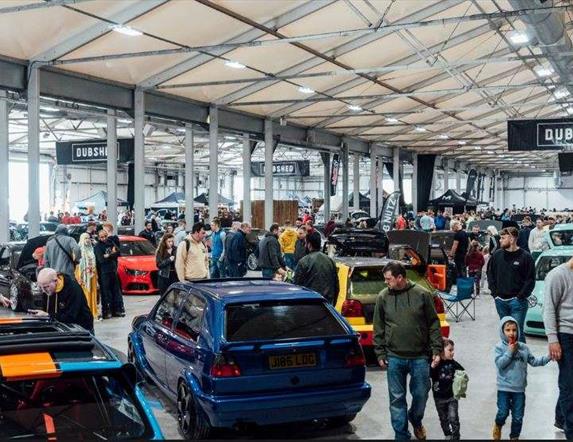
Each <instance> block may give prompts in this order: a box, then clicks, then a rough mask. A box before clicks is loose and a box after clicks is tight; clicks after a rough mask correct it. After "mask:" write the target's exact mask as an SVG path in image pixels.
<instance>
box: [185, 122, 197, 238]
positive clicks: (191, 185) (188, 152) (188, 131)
mask: <svg viewBox="0 0 573 442" xmlns="http://www.w3.org/2000/svg"><path fill="white" fill-rule="evenodd" d="M194 156H195V146H194V139H193V126H192V125H191V124H186V125H185V221H187V229H190V228H191V226H192V225H193V220H194V212H195V211H194V210H193V199H194V198H195V194H194V192H195V180H194V178H195V176H194V173H193V172H194V171H193V167H194V166H195V165H194V164H193V160H194Z"/></svg>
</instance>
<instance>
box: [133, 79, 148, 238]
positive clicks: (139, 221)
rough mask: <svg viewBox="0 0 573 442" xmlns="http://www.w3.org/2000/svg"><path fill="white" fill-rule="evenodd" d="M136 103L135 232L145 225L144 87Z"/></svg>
mask: <svg viewBox="0 0 573 442" xmlns="http://www.w3.org/2000/svg"><path fill="white" fill-rule="evenodd" d="M133 104H134V106H133V107H134V149H135V152H134V154H133V188H134V192H133V193H134V195H133V205H134V207H133V209H134V210H135V233H136V234H137V233H139V232H140V231H141V230H143V227H144V226H145V135H144V134H143V125H144V119H145V96H144V93H143V89H140V88H136V89H135V92H134V97H133Z"/></svg>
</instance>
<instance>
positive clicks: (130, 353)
mask: <svg viewBox="0 0 573 442" xmlns="http://www.w3.org/2000/svg"><path fill="white" fill-rule="evenodd" d="M127 362H130V363H132V364H133V365H134V366H135V370H136V373H137V378H136V381H137V382H143V381H145V382H146V383H148V384H151V385H152V384H153V381H152V380H151V378H150V377H149V376H147V375H146V374H145V371H144V370H143V368H142V367H141V366H140V365H139V363H138V362H137V358H136V357H135V351H134V350H133V344H132V343H131V341H129V342H128V344H127Z"/></svg>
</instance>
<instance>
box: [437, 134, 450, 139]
mask: <svg viewBox="0 0 573 442" xmlns="http://www.w3.org/2000/svg"><path fill="white" fill-rule="evenodd" d="M438 138H440V139H442V140H447V139H448V138H450V137H449V136H448V134H440V136H439V137H438Z"/></svg>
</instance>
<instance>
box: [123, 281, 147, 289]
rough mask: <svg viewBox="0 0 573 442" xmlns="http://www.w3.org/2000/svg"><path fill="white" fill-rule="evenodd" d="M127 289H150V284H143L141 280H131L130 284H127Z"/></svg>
mask: <svg viewBox="0 0 573 442" xmlns="http://www.w3.org/2000/svg"><path fill="white" fill-rule="evenodd" d="M127 290H128V291H132V290H133V291H135V290H138V291H140V290H142V291H143V290H149V286H148V285H147V284H142V283H140V282H130V283H129V284H127Z"/></svg>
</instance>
